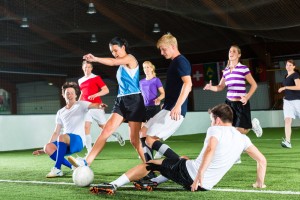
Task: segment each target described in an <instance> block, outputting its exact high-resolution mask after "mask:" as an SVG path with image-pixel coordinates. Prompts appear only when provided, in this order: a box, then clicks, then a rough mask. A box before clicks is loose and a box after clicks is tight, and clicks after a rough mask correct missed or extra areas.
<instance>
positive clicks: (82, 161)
mask: <svg viewBox="0 0 300 200" xmlns="http://www.w3.org/2000/svg"><path fill="white" fill-rule="evenodd" d="M68 161H69V162H70V163H71V164H72V165H73V166H74V167H82V166H88V164H87V162H86V160H85V159H84V158H81V157H77V158H74V157H73V156H68Z"/></svg>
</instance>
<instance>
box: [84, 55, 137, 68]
mask: <svg viewBox="0 0 300 200" xmlns="http://www.w3.org/2000/svg"><path fill="white" fill-rule="evenodd" d="M83 59H85V60H87V61H89V62H98V63H101V64H104V65H107V66H117V65H126V66H128V67H129V68H131V69H133V68H136V67H137V65H138V63H137V61H136V59H135V58H134V57H133V56H132V55H130V54H127V55H126V56H124V57H122V58H100V57H96V56H94V55H92V54H87V55H84V56H83Z"/></svg>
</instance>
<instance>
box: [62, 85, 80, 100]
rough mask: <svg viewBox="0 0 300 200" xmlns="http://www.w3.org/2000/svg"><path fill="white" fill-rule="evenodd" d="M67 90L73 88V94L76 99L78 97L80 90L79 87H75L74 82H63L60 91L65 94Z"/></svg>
mask: <svg viewBox="0 0 300 200" xmlns="http://www.w3.org/2000/svg"><path fill="white" fill-rule="evenodd" d="M67 88H73V89H74V90H75V93H76V95H77V97H79V94H80V89H79V86H78V85H77V83H75V82H65V83H64V84H63V85H62V87H61V90H62V93H63V94H65V91H66V89H67Z"/></svg>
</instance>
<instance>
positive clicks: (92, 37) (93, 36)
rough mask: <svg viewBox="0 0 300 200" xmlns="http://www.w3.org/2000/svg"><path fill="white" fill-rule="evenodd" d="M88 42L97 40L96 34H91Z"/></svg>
mask: <svg viewBox="0 0 300 200" xmlns="http://www.w3.org/2000/svg"><path fill="white" fill-rule="evenodd" d="M90 42H91V43H97V42H98V40H97V38H96V34H92V36H91V40H90Z"/></svg>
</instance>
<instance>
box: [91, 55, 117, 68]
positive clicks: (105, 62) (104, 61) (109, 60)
mask: <svg viewBox="0 0 300 200" xmlns="http://www.w3.org/2000/svg"><path fill="white" fill-rule="evenodd" d="M114 61H115V59H114V58H100V57H95V62H98V63H101V64H103V65H108V66H115V65H116V64H115V62H114Z"/></svg>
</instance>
